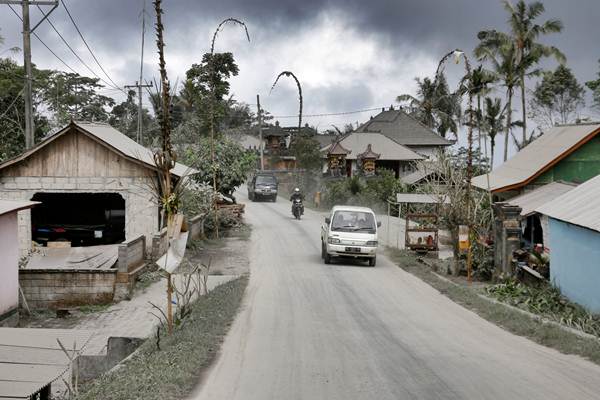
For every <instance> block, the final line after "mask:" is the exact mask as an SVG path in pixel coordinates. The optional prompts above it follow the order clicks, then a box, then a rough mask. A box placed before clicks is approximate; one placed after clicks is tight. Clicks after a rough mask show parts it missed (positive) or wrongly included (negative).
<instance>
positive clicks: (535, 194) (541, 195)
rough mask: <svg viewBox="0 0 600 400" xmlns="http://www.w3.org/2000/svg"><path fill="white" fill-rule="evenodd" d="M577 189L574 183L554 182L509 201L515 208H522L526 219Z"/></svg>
mask: <svg viewBox="0 0 600 400" xmlns="http://www.w3.org/2000/svg"><path fill="white" fill-rule="evenodd" d="M575 187H577V185H576V184H574V183H565V182H552V183H549V184H547V185H544V186H540V187H539V188H537V189H535V190H532V191H531V192H527V193H525V194H522V195H520V196H517V197H515V198H512V199H510V200H509V201H508V203H509V204H511V205H513V206H519V207H521V208H522V210H521V215H522V216H524V217H526V216H528V215H531V214H533V213H535V212H536V211H535V210H536V209H537V208H538V207H541V206H543V205H544V204H546V203H549V202H551V201H552V200H554V199H556V198H558V197H560V196H562V195H563V194H565V193H567V192H568V191H570V190H572V189H573V188H575Z"/></svg>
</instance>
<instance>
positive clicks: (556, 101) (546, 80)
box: [530, 65, 585, 127]
mask: <svg viewBox="0 0 600 400" xmlns="http://www.w3.org/2000/svg"><path fill="white" fill-rule="evenodd" d="M530 105H531V107H530V115H531V116H532V117H533V118H534V120H535V121H536V122H538V124H539V125H540V126H541V127H551V126H554V125H555V124H557V123H559V124H567V123H569V122H573V121H574V120H575V118H576V117H577V112H578V111H579V110H580V109H581V108H582V107H583V106H584V105H585V101H584V89H583V86H582V85H580V84H579V82H577V78H575V75H573V72H571V70H570V69H569V68H567V67H566V66H564V65H559V66H558V67H557V68H556V69H555V70H554V71H549V72H545V73H544V77H543V78H542V80H541V82H539V83H538V84H537V85H536V86H535V90H534V91H533V98H532V99H531V102H530Z"/></svg>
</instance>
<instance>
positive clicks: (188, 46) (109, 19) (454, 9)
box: [0, 0, 600, 151]
mask: <svg viewBox="0 0 600 400" xmlns="http://www.w3.org/2000/svg"><path fill="white" fill-rule="evenodd" d="M146 1H147V11H148V15H149V16H148V19H147V21H148V25H147V33H146V47H145V48H146V53H145V57H144V64H145V65H144V69H145V72H144V76H145V79H151V78H153V77H156V76H157V72H156V61H157V57H156V52H155V44H154V36H153V33H154V32H153V29H152V28H153V27H152V22H153V17H154V14H153V9H152V7H151V6H152V4H151V1H150V0H146ZM544 4H545V6H546V13H545V14H544V16H543V19H547V18H560V19H561V20H562V21H563V23H564V25H565V29H564V32H563V33H562V34H558V35H552V36H550V37H547V38H546V39H544V40H545V41H546V42H547V43H548V44H553V45H556V46H557V47H559V48H560V49H561V50H562V51H563V52H564V53H565V54H566V55H567V58H568V65H569V66H570V67H571V68H572V69H573V71H574V72H575V74H576V76H577V77H578V79H579V80H580V82H584V81H586V80H590V79H593V78H594V76H595V75H596V73H597V71H598V63H597V60H598V58H600V47H598V45H597V43H598V42H597V41H598V37H600V24H598V18H597V17H598V15H600V2H599V1H598V0H571V1H564V0H546V1H544ZM67 5H68V7H69V9H70V11H71V13H72V15H73V17H74V18H75V21H76V22H77V24H78V25H79V27H80V29H81V31H82V32H83V34H84V37H85V38H86V39H87V41H88V43H89V45H90V47H91V48H92V50H93V51H94V52H95V54H96V56H97V58H98V59H99V60H100V63H101V64H102V65H103V66H104V68H105V69H106V71H107V72H108V74H109V75H110V77H111V78H112V79H113V81H114V82H116V83H117V84H118V85H126V84H132V83H134V82H135V81H136V80H137V79H138V75H139V62H140V42H141V10H142V5H143V0H102V1H97V0H67ZM163 7H164V11H165V16H164V25H165V29H166V33H165V42H166V44H167V49H166V61H167V66H168V69H169V77H170V79H171V80H173V81H174V80H176V79H178V78H179V81H181V80H182V79H183V78H184V77H185V71H186V70H187V69H188V68H189V66H190V65H191V64H192V63H194V62H198V61H199V60H200V59H201V56H202V54H203V53H205V52H207V51H209V48H210V38H211V36H212V32H213V31H214V29H215V28H216V26H217V24H218V23H219V22H220V21H221V20H222V19H224V18H227V17H236V18H239V19H241V20H243V21H245V22H246V24H247V26H248V30H249V32H250V36H251V41H250V42H249V43H248V42H247V41H246V39H245V36H244V34H243V32H242V31H241V30H240V29H239V28H237V27H235V26H227V27H226V28H225V29H224V31H223V32H222V33H221V34H220V36H219V38H218V41H217V45H216V51H231V52H233V53H234V56H235V58H236V60H237V63H238V65H239V67H240V74H239V76H237V77H235V78H234V79H233V80H232V91H233V94H234V95H235V98H236V99H237V100H239V101H244V102H247V103H252V104H254V103H255V101H256V94H260V95H261V102H262V105H263V107H264V108H265V109H267V110H269V111H270V112H271V113H272V114H273V115H276V116H289V115H293V114H295V113H296V112H297V95H296V89H295V86H294V84H293V82H292V81H290V80H283V81H282V82H281V84H280V85H278V87H277V88H276V89H275V90H274V91H273V92H272V93H271V94H269V89H270V86H271V84H272V83H273V80H274V78H275V77H276V76H277V74H278V73H279V72H280V71H282V70H291V71H293V72H294V73H295V74H296V75H297V76H298V77H299V79H300V80H301V83H302V86H303V90H304V101H305V102H304V104H305V110H304V112H305V113H306V114H323V113H337V112H348V111H355V110H363V109H372V108H379V107H383V106H386V107H389V106H390V105H391V104H393V103H394V99H395V97H396V96H397V95H398V94H401V93H413V94H414V92H415V90H416V85H415V82H414V78H415V77H424V76H431V75H433V73H434V71H435V68H436V65H437V63H438V60H439V59H440V58H441V56H442V55H443V54H444V53H446V52H447V51H449V50H450V49H454V48H461V49H464V50H466V51H468V52H470V51H471V50H472V49H473V47H474V46H475V44H476V41H477V40H476V33H477V32H478V31H479V30H481V29H483V28H498V29H506V23H505V20H506V13H505V11H504V10H503V8H502V6H501V4H500V1H499V0H371V1H365V0H346V1H340V0H302V1H298V0H210V1H209V0H205V1H202V0H164V1H163ZM19 12H20V11H19ZM39 17H40V13H39V11H38V10H37V9H35V7H33V8H32V20H33V22H34V23H35V21H37V20H38V19H39ZM50 19H51V20H52V22H54V24H55V25H56V27H57V28H58V30H59V31H60V32H61V33H62V34H63V35H64V37H65V38H66V39H67V41H68V42H69V43H70V44H71V46H72V47H73V48H74V49H75V50H76V51H77V53H78V54H80V56H81V57H82V58H83V59H84V60H85V61H86V63H87V64H88V65H89V66H90V67H92V69H94V70H95V71H96V72H97V73H98V75H100V76H101V77H103V78H104V79H106V77H105V76H104V75H103V74H102V72H101V71H100V70H99V68H98V66H97V65H96V64H95V63H94V61H93V60H92V58H91V56H90V54H89V53H88V52H87V50H86V48H85V46H84V44H83V43H82V42H81V40H80V39H79V38H78V36H77V33H76V31H75V28H74V26H73V25H72V24H71V22H70V20H69V19H68V16H67V14H66V12H65V9H64V8H63V7H62V6H61V7H59V8H58V9H57V10H55V11H54V13H53V14H52V15H51V17H50ZM21 30H22V29H21V27H20V21H19V20H18V18H17V17H16V16H15V15H14V14H13V13H12V12H11V10H10V9H9V8H8V6H6V5H0V34H1V35H2V36H4V37H5V48H6V47H11V46H22V42H21V34H20V32H21ZM36 33H38V35H39V36H40V37H41V38H42V40H44V41H45V42H46V44H47V45H48V46H49V47H50V48H51V49H52V50H54V51H55V52H56V54H57V55H58V56H59V57H61V58H62V59H63V60H64V61H66V63H67V64H69V65H70V66H71V67H72V68H73V69H74V70H76V71H78V72H79V73H81V74H86V75H90V73H89V71H88V70H87V69H86V68H85V67H84V66H83V65H82V64H81V63H80V62H79V61H78V60H77V59H76V58H75V56H73V54H72V53H70V52H69V50H68V49H67V48H66V46H65V45H64V44H63V43H62V42H61V41H60V39H59V38H58V36H57V35H56V33H55V32H54V31H53V30H52V29H51V28H50V26H49V25H48V24H46V23H44V24H42V25H40V27H39V28H38V29H37V31H36ZM32 46H33V61H34V63H35V64H37V65H38V66H39V67H41V68H56V69H63V70H64V69H66V67H65V66H64V65H63V64H62V63H61V62H60V61H58V60H57V59H56V58H55V57H54V56H53V55H52V54H50V52H49V51H48V50H46V49H45V48H44V47H43V46H42V45H41V44H40V42H39V41H38V40H37V39H35V38H32ZM2 50H3V49H0V52H2ZM6 55H7V53H4V55H3V56H6ZM14 57H15V59H17V60H18V61H20V57H21V56H20V55H17V56H14ZM547 66H548V67H553V66H554V64H553V63H552V62H548V63H547ZM462 68H463V67H462V66H460V65H459V66H457V65H454V64H451V65H449V66H448V67H447V71H448V74H449V76H450V82H451V84H455V83H456V77H458V76H459V75H460V74H461V73H462ZM530 86H531V87H533V83H530ZM106 93H107V94H111V95H115V97H118V92H117V91H114V90H113V91H111V90H107V91H106ZM497 95H498V96H501V95H502V93H501V92H498V93H497ZM516 100H517V102H518V101H519V98H517V99H516ZM374 113H375V112H373V111H371V112H364V113H355V114H348V115H341V116H323V117H312V118H307V122H309V123H310V124H312V125H315V126H317V127H318V128H319V129H320V130H325V129H328V128H330V127H331V125H332V124H335V125H337V126H340V127H342V126H343V125H344V123H352V122H360V121H363V120H365V119H367V118H368V117H369V115H373V114H374ZM585 114H586V115H590V116H592V117H595V118H598V117H600V116H599V115H597V114H594V113H593V112H592V111H588V110H586V111H585ZM279 119H280V120H281V121H282V124H289V125H293V123H294V122H293V121H294V119H293V118H283V117H282V118H279ZM499 151H500V149H499Z"/></svg>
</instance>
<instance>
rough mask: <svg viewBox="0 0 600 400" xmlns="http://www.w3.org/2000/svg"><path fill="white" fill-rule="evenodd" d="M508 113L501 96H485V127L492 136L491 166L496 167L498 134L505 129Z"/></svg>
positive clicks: (490, 136) (489, 135)
mask: <svg viewBox="0 0 600 400" xmlns="http://www.w3.org/2000/svg"><path fill="white" fill-rule="evenodd" d="M505 118H506V115H505V114H504V110H503V108H502V102H501V100H500V99H499V98H494V99H492V98H490V97H486V98H485V114H484V116H483V127H484V130H485V132H486V134H487V137H489V138H490V167H491V168H493V167H494V150H495V148H496V136H498V134H499V133H501V132H502V131H503V130H504V129H505V125H504V120H505Z"/></svg>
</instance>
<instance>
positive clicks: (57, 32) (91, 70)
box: [37, 5, 121, 90]
mask: <svg viewBox="0 0 600 400" xmlns="http://www.w3.org/2000/svg"><path fill="white" fill-rule="evenodd" d="M37 8H38V9H39V10H40V11H42V8H41V7H40V6H39V5H38V6H37ZM46 21H48V24H50V26H51V27H52V29H53V30H54V32H56V34H57V35H58V37H59V38H60V39H61V40H62V41H63V43H64V44H65V45H66V46H67V48H68V49H69V50H71V53H73V55H74V56H75V57H77V59H78V60H79V61H80V62H81V63H82V64H83V65H84V66H85V67H86V68H87V69H88V70H89V71H90V72H91V73H92V74H93V75H94V76H95V77H96V78H98V79H100V80H101V81H102V82H104V83H105V84H106V85H108V86H111V87H114V86H113V85H112V84H110V83H108V82H107V81H105V80H104V79H102V78H101V77H100V76H99V75H98V74H97V73H96V72H95V71H94V70H93V69H91V68H90V67H89V66H88V65H87V64H86V63H85V61H83V60H82V59H81V57H79V54H77V52H76V51H75V50H73V48H72V47H71V45H70V44H69V43H68V42H67V40H66V39H65V38H64V37H63V35H61V33H60V32H59V31H58V29H56V26H54V24H53V23H52V21H51V20H50V18H47V19H46ZM115 89H118V90H121V89H120V88H117V87H115Z"/></svg>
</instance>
